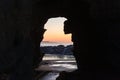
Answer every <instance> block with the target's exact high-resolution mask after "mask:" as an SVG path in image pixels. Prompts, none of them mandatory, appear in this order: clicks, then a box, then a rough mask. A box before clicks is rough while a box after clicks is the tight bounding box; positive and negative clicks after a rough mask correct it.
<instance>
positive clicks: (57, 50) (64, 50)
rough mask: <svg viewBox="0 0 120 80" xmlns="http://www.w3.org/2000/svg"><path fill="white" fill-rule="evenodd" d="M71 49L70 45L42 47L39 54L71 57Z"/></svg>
mask: <svg viewBox="0 0 120 80" xmlns="http://www.w3.org/2000/svg"><path fill="white" fill-rule="evenodd" d="M72 47H73V46H72V45H68V46H63V45H58V46H43V47H41V52H43V53H45V54H60V55H73V54H72Z"/></svg>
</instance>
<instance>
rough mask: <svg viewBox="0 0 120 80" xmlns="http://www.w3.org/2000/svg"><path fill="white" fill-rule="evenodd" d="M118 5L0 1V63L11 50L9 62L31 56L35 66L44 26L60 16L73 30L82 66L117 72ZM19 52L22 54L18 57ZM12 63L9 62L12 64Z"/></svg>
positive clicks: (97, 0) (101, 0) (91, 0)
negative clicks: (110, 68) (105, 68)
mask: <svg viewBox="0 0 120 80" xmlns="http://www.w3.org/2000/svg"><path fill="white" fill-rule="evenodd" d="M119 4H120V1H119V0H114V1H113V0H111V1H110V0H86V1H79V2H78V1H77V0H74V1H70V0H50V1H49V0H34V1H30V0H20V1H19V0H1V1H0V55H1V56H0V57H1V58H0V59H1V60H0V64H1V65H2V64H3V63H4V61H6V59H7V58H8V59H9V57H7V55H10V54H11V51H13V55H10V56H11V57H10V58H12V57H13V58H12V59H10V60H14V58H16V59H15V62H16V61H17V60H18V58H19V57H18V58H17V57H16V55H22V58H23V56H25V55H29V59H31V60H32V59H33V58H32V57H31V55H32V56H34V57H35V59H36V60H35V62H34V63H35V64H37V63H38V62H36V61H37V60H39V59H38V56H40V57H41V58H42V56H41V54H42V53H40V49H39V44H40V42H41V41H42V39H43V34H44V32H45V30H44V24H45V23H46V22H47V20H48V19H49V18H51V17H59V16H62V17H66V18H67V19H68V20H69V22H70V23H69V25H70V26H72V27H73V28H72V29H73V36H72V41H73V42H74V45H75V44H76V43H77V44H78V45H75V47H74V48H75V49H76V50H77V51H80V52H81V53H83V54H81V56H82V57H83V58H85V59H86V61H85V62H84V59H83V60H81V61H83V63H86V64H87V65H88V64H92V65H91V67H93V65H96V64H98V65H103V64H105V65H109V67H111V66H113V67H115V68H114V69H116V71H120V70H119V68H120V63H119V61H120V58H119V57H120V37H119V36H120V21H119V20H120V5H119ZM23 46H26V47H27V49H26V47H24V49H23ZM14 51H15V52H14ZM19 51H22V52H21V54H20V53H19ZM29 52H30V54H29ZM22 53H24V54H22ZM25 53H26V54H25ZM78 53H79V52H78ZM3 54H4V55H5V56H6V57H7V58H4V57H3ZM22 58H21V59H22ZM78 58H79V57H78ZM22 60H24V59H22ZM40 61H41V59H40ZM78 61H79V59H78ZM11 62H14V61H10V64H14V63H11ZM23 62H24V61H23ZM7 63H8V62H6V63H5V64H6V65H7ZM31 63H32V61H31ZM81 63H82V62H81ZM23 64H24V63H23ZM32 64H33V63H32ZM6 65H3V66H6ZM102 67H103V66H102ZM0 70H3V67H1V69H0Z"/></svg>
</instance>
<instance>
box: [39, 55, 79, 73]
mask: <svg viewBox="0 0 120 80" xmlns="http://www.w3.org/2000/svg"><path fill="white" fill-rule="evenodd" d="M75 69H77V66H76V61H75V58H74V57H73V56H72V55H55V54H54V55H53V54H46V55H45V57H44V58H43V62H42V63H41V64H40V67H39V68H37V70H43V71H55V72H60V71H73V70H75Z"/></svg>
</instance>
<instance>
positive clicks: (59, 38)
mask: <svg viewBox="0 0 120 80" xmlns="http://www.w3.org/2000/svg"><path fill="white" fill-rule="evenodd" d="M65 20H66V18H63V17H58V18H50V19H49V20H48V22H47V23H46V24H45V29H47V31H46V32H45V34H44V39H43V41H50V42H61V43H71V34H67V35H65V34H64V32H63V25H64V24H63V22H64V21H65Z"/></svg>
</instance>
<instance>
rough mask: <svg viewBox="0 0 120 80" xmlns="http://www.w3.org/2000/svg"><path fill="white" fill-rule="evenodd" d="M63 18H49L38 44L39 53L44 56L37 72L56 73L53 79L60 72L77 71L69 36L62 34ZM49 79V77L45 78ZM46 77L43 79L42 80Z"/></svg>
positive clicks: (64, 19)
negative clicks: (41, 39)
mask: <svg viewBox="0 0 120 80" xmlns="http://www.w3.org/2000/svg"><path fill="white" fill-rule="evenodd" d="M66 20H67V19H66V18H64V17H57V18H50V19H48V21H47V23H46V24H45V25H44V28H45V29H46V32H45V33H44V38H43V41H42V42H41V44H40V47H41V52H42V53H43V54H44V57H43V60H42V62H41V63H40V67H39V70H42V71H50V73H56V72H57V73H56V75H54V77H53V78H54V79H55V78H56V77H57V76H58V73H60V72H61V71H68V72H71V71H73V70H76V69H77V66H76V61H75V58H74V56H73V53H72V48H73V43H72V42H71V34H67V35H65V34H64V30H63V28H64V21H66ZM46 77H50V76H46ZM46 77H43V78H42V80H47V79H44V78H46ZM53 78H52V80H54V79H53Z"/></svg>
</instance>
